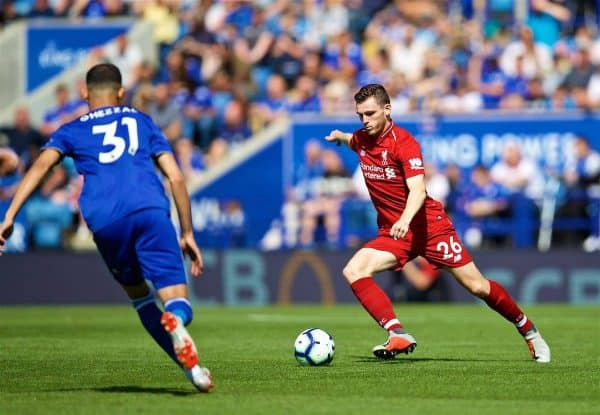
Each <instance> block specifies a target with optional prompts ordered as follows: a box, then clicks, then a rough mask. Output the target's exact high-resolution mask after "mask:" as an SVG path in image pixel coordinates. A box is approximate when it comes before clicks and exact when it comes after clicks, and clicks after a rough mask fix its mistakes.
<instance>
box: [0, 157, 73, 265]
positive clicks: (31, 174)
mask: <svg viewBox="0 0 600 415" xmlns="http://www.w3.org/2000/svg"><path fill="white" fill-rule="evenodd" d="M61 157H62V156H61V154H60V153H59V152H58V151H56V150H53V149H48V150H44V151H43V152H42V154H40V156H39V157H38V158H37V160H36V161H35V162H34V163H33V165H32V166H31V168H30V169H29V170H28V171H27V174H25V177H23V180H21V183H19V186H18V187H17V191H16V192H15V195H14V197H13V199H12V201H11V203H10V206H9V207H8V209H7V210H6V213H5V214H4V222H2V224H1V225H0V255H1V254H2V248H3V247H4V244H5V243H6V240H7V239H8V237H9V236H10V234H11V233H12V230H13V224H14V222H15V217H16V216H17V214H18V213H19V211H20V210H21V208H22V207H23V205H24V204H25V202H26V201H27V199H28V198H29V196H31V193H33V191H34V190H35V189H36V188H37V187H38V186H39V184H40V182H41V181H42V179H43V178H44V176H45V175H46V173H48V170H50V169H51V168H52V166H54V165H55V164H56V163H58V162H59V161H60V159H61Z"/></svg>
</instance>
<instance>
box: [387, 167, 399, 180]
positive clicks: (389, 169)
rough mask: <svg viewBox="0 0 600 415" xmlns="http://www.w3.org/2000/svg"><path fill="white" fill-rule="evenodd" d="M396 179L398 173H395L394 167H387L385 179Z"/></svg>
mask: <svg viewBox="0 0 600 415" xmlns="http://www.w3.org/2000/svg"><path fill="white" fill-rule="evenodd" d="M395 177H396V172H394V169H393V168H392V167H386V168H385V178H386V179H394V178H395Z"/></svg>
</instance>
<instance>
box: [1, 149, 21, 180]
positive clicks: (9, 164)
mask: <svg viewBox="0 0 600 415" xmlns="http://www.w3.org/2000/svg"><path fill="white" fill-rule="evenodd" d="M18 167H19V156H17V154H16V153H15V152H14V151H12V150H10V149H8V148H0V177H2V176H8V175H9V174H13V173H14V172H15V171H16V170H17V169H18Z"/></svg>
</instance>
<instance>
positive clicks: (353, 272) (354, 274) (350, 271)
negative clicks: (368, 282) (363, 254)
mask: <svg viewBox="0 0 600 415" xmlns="http://www.w3.org/2000/svg"><path fill="white" fill-rule="evenodd" d="M342 274H343V275H344V278H346V281H348V283H349V284H352V283H353V282H354V281H356V280H359V279H361V278H362V277H364V276H365V275H364V274H362V273H361V272H359V270H358V269H357V268H356V267H355V266H353V265H352V264H347V265H346V266H345V267H344V269H343V270H342Z"/></svg>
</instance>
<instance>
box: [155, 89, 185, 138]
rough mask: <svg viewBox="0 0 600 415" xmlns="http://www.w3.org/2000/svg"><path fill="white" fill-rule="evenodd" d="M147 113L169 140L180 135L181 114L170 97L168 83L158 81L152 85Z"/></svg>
mask: <svg viewBox="0 0 600 415" xmlns="http://www.w3.org/2000/svg"><path fill="white" fill-rule="evenodd" d="M148 115H150V117H152V119H153V120H154V122H155V123H156V125H158V127H159V128H160V129H161V131H162V132H163V133H164V134H165V136H166V137H167V139H168V140H169V141H174V140H175V139H176V138H179V137H181V115H180V113H179V108H178V107H177V105H176V104H175V102H173V100H172V99H171V96H170V91H169V84H166V83H160V84H158V85H156V86H155V87H154V99H153V100H152V101H151V102H150V103H149V105H148Z"/></svg>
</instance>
